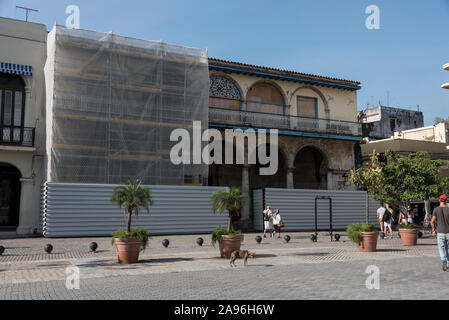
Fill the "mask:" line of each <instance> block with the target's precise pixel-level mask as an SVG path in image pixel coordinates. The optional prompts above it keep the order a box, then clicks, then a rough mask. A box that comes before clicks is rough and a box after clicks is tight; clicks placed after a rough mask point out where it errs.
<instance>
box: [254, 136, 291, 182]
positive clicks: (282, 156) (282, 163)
mask: <svg viewBox="0 0 449 320" xmlns="http://www.w3.org/2000/svg"><path fill="white" fill-rule="evenodd" d="M268 145H270V142H268V143H267V150H269V146H268ZM276 149H277V150H276V151H277V157H278V167H277V171H276V173H275V174H274V175H271V176H263V175H260V174H259V170H260V167H263V166H262V165H261V164H260V163H259V161H258V158H257V157H256V160H257V163H256V164H255V165H251V166H250V171H249V180H250V181H249V183H250V189H260V188H267V187H269V188H286V187H287V179H286V177H287V168H288V158H287V155H286V153H285V152H284V150H283V149H282V148H281V147H280V146H279V144H277V148H276ZM254 152H256V153H257V149H255V150H254Z"/></svg>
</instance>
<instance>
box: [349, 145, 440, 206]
mask: <svg viewBox="0 0 449 320" xmlns="http://www.w3.org/2000/svg"><path fill="white" fill-rule="evenodd" d="M444 164H445V161H442V160H431V159H430V156H429V154H428V153H427V152H416V153H410V154H409V155H408V156H402V155H400V154H398V153H395V152H394V151H392V150H387V151H386V152H385V154H384V156H383V159H382V158H381V157H380V155H379V154H377V153H375V152H373V154H372V155H371V161H370V164H369V166H368V167H367V168H359V169H357V170H354V169H353V170H352V171H351V176H350V178H351V181H352V182H353V183H354V184H355V185H357V186H359V187H363V188H365V189H366V190H367V191H368V193H370V194H371V195H372V196H373V198H374V199H376V200H379V201H386V202H390V203H394V202H397V201H400V202H402V203H406V204H409V203H410V201H411V200H428V199H430V198H431V197H438V196H439V195H440V194H441V193H442V192H443V191H445V190H447V188H448V185H449V179H448V178H441V177H440V171H441V167H442V166H443V165H444Z"/></svg>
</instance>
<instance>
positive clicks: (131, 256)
mask: <svg viewBox="0 0 449 320" xmlns="http://www.w3.org/2000/svg"><path fill="white" fill-rule="evenodd" d="M114 243H115V248H116V249H117V259H118V262H119V263H124V264H128V263H136V262H137V261H139V253H140V248H141V247H142V239H140V238H127V239H119V238H115V239H114Z"/></svg>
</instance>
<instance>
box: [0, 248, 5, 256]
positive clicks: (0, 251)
mask: <svg viewBox="0 0 449 320" xmlns="http://www.w3.org/2000/svg"><path fill="white" fill-rule="evenodd" d="M3 252H5V247H4V246H0V256H1V255H2V254H3Z"/></svg>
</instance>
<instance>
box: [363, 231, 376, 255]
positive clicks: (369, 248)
mask: <svg viewBox="0 0 449 320" xmlns="http://www.w3.org/2000/svg"><path fill="white" fill-rule="evenodd" d="M361 234H362V241H360V251H361V252H375V251H376V247H377V238H378V237H379V232H361Z"/></svg>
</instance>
